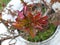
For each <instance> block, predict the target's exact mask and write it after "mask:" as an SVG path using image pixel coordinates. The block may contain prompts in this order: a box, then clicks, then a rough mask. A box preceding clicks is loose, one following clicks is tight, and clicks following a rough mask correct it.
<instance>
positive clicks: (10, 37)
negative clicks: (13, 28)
mask: <svg viewBox="0 0 60 45" xmlns="http://www.w3.org/2000/svg"><path fill="white" fill-rule="evenodd" d="M18 36H19V35H16V36H14V38H16V37H18ZM12 38H13V36H9V37H5V38H2V39H0V41H4V40H7V39H12Z"/></svg>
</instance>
